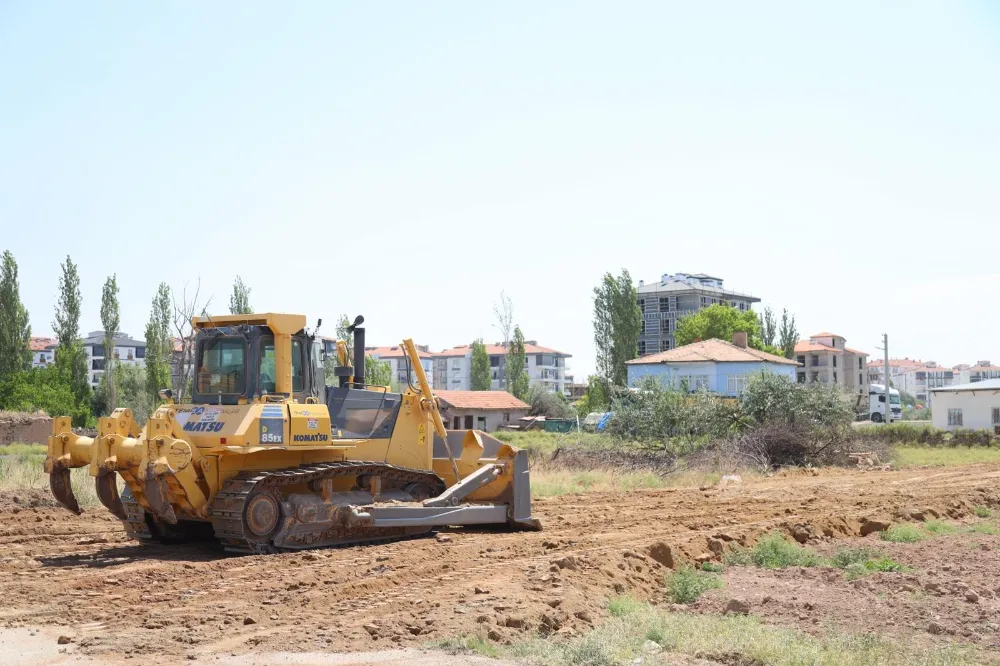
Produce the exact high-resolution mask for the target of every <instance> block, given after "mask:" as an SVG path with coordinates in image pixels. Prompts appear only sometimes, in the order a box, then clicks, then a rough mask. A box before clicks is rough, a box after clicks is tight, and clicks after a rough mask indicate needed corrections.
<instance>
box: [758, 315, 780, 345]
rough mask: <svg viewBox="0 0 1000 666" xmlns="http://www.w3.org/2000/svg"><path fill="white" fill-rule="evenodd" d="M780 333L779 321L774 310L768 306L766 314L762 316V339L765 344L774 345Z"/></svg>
mask: <svg viewBox="0 0 1000 666" xmlns="http://www.w3.org/2000/svg"><path fill="white" fill-rule="evenodd" d="M777 335H778V322H777V320H776V319H775V318H774V311H773V310H772V309H771V308H769V307H766V308H764V314H762V315H761V316H760V339H761V341H762V342H763V344H764V345H766V346H768V347H774V339H775V337H776V336H777Z"/></svg>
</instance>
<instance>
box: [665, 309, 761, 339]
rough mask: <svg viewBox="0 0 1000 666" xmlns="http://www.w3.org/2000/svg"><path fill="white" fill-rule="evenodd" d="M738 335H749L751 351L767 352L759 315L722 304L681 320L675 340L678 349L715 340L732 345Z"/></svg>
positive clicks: (678, 323)
mask: <svg viewBox="0 0 1000 666" xmlns="http://www.w3.org/2000/svg"><path fill="white" fill-rule="evenodd" d="M736 332H743V333H746V334H747V344H748V345H749V346H750V347H752V348H754V349H764V343H763V341H762V340H761V337H760V322H759V321H758V320H757V315H756V314H755V313H754V312H753V311H752V310H737V309H736V308H733V307H729V306H728V305H722V304H716V305H710V306H708V307H707V308H704V309H703V310H699V311H698V312H695V313H694V314H691V315H688V316H687V317H683V318H681V319H680V320H679V321H678V322H677V330H676V332H675V333H674V336H675V339H676V340H677V346H681V345H689V344H691V343H692V342H699V341H701V340H711V339H712V338H716V339H718V340H724V341H726V342H730V341H731V340H732V339H733V333H736Z"/></svg>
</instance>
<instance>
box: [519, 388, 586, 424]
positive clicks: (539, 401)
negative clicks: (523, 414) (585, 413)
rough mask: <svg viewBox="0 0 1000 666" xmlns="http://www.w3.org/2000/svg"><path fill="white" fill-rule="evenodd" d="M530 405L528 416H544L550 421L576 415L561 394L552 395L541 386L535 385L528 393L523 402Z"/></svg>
mask: <svg viewBox="0 0 1000 666" xmlns="http://www.w3.org/2000/svg"><path fill="white" fill-rule="evenodd" d="M525 402H527V403H528V405H530V407H529V409H528V414H529V415H531V416H545V417H547V418H550V419H568V418H571V417H573V416H575V415H576V413H575V412H574V411H573V408H572V407H570V404H569V401H568V400H567V399H566V396H564V395H563V394H562V393H553V392H552V391H549V390H547V389H546V388H545V387H544V386H542V385H541V384H536V385H534V386H532V387H531V389H530V390H529V391H528V399H527V400H526V401H525Z"/></svg>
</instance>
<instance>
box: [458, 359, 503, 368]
mask: <svg viewBox="0 0 1000 666" xmlns="http://www.w3.org/2000/svg"><path fill="white" fill-rule="evenodd" d="M490 365H493V359H492V358H490ZM451 369H452V370H461V369H462V361H461V359H457V358H456V359H455V360H454V361H452V362H451Z"/></svg>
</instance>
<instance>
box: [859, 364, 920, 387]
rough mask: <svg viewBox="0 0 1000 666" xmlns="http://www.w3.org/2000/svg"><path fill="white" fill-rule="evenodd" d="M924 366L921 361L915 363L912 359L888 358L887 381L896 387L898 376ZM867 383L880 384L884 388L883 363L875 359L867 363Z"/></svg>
mask: <svg viewBox="0 0 1000 666" xmlns="http://www.w3.org/2000/svg"><path fill="white" fill-rule="evenodd" d="M923 365H924V362H923V361H915V360H913V359H912V358H890V359H889V380H890V381H891V382H892V386H894V387H895V386H896V384H897V383H898V378H899V376H900V375H903V374H905V373H906V372H908V371H910V370H912V369H914V368H919V367H922V366H923ZM868 383H869V384H881V385H882V386H885V361H884V360H882V359H880V358H876V359H873V360H871V361H869V362H868Z"/></svg>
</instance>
